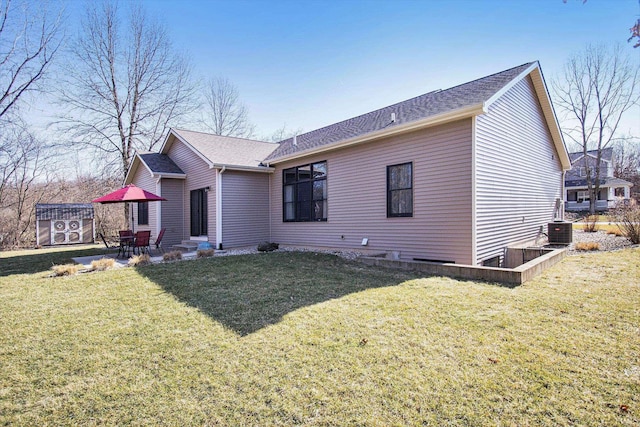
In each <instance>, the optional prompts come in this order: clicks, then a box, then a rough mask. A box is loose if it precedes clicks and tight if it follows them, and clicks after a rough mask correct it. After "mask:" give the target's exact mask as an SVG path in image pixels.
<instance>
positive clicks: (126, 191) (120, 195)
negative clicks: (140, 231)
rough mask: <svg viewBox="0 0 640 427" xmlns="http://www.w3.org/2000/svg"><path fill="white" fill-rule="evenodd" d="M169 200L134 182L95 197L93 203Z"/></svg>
mask: <svg viewBox="0 0 640 427" xmlns="http://www.w3.org/2000/svg"><path fill="white" fill-rule="evenodd" d="M162 200H167V199H165V198H164V197H160V196H158V195H155V194H153V193H151V192H149V191H147V190H143V189H142V188H140V187H137V186H135V185H134V184H129V185H126V186H124V187H122V188H120V189H118V190H116V191H113V192H111V193H109V194H107V195H104V196H102V197H98V198H97V199H93V200H92V201H91V202H92V203H102V204H105V203H129V202H159V201H162ZM131 229H132V230H133V211H131Z"/></svg>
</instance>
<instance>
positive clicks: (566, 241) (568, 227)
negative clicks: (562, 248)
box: [547, 222, 573, 245]
mask: <svg viewBox="0 0 640 427" xmlns="http://www.w3.org/2000/svg"><path fill="white" fill-rule="evenodd" d="M547 235H548V236H549V244H551V245H570V244H571V242H572V241H573V224H572V223H570V222H550V223H549V224H548V225H547Z"/></svg>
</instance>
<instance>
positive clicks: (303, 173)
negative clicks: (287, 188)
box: [298, 165, 311, 181]
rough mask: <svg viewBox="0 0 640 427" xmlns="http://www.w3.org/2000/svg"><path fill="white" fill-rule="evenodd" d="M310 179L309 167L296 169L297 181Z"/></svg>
mask: <svg viewBox="0 0 640 427" xmlns="http://www.w3.org/2000/svg"><path fill="white" fill-rule="evenodd" d="M305 179H311V165H304V166H300V167H299V168H298V181H303V180H305Z"/></svg>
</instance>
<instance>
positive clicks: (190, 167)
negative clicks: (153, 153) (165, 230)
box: [165, 136, 216, 245]
mask: <svg viewBox="0 0 640 427" xmlns="http://www.w3.org/2000/svg"><path fill="white" fill-rule="evenodd" d="M172 138H175V137H173V136H172ZM165 154H167V155H168V156H169V157H170V158H171V160H173V161H174V163H175V164H176V165H178V167H179V168H180V169H182V171H183V172H184V173H185V174H186V175H187V178H186V180H185V182H184V194H183V209H184V221H183V224H182V225H183V231H182V233H183V236H184V238H185V239H188V238H189V236H190V234H191V228H190V220H191V199H190V198H191V193H190V192H191V191H192V190H197V189H200V188H206V187H209V192H208V193H207V205H208V212H207V220H208V221H207V228H208V230H207V231H208V240H209V242H210V243H212V244H214V245H215V242H216V172H215V170H214V169H210V168H209V165H208V164H207V163H206V162H205V161H204V160H202V159H201V158H200V157H199V156H198V155H197V154H195V153H194V152H193V151H192V150H191V149H190V148H189V147H187V146H185V145H184V144H183V143H182V142H181V141H180V140H178V139H176V140H175V141H174V142H173V144H172V145H171V147H170V148H169V151H168V152H167V153H165Z"/></svg>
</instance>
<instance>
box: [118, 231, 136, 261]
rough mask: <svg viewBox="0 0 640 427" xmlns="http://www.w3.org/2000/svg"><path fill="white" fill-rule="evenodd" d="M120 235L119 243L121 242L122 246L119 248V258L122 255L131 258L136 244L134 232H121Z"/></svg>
mask: <svg viewBox="0 0 640 427" xmlns="http://www.w3.org/2000/svg"><path fill="white" fill-rule="evenodd" d="M118 234H119V239H120V240H119V242H120V246H119V247H118V255H117V256H118V258H119V257H120V254H122V256H123V257H125V256H126V257H127V258H128V257H129V255H130V254H131V249H132V248H133V244H134V242H135V236H134V235H133V232H132V231H131V230H121V231H119V232H118Z"/></svg>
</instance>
